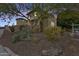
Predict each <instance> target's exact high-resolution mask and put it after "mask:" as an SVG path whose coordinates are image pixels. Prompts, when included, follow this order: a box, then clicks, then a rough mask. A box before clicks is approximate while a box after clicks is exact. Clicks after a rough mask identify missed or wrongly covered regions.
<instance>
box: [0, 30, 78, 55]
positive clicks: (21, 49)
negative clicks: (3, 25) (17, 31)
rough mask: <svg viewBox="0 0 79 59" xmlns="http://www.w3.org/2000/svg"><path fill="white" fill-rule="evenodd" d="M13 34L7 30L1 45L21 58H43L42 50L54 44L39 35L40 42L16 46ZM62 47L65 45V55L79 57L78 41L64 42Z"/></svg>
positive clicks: (30, 41)
mask: <svg viewBox="0 0 79 59" xmlns="http://www.w3.org/2000/svg"><path fill="white" fill-rule="evenodd" d="M12 35H13V33H11V32H9V31H7V30H5V31H4V34H3V36H2V38H0V44H1V45H3V46H6V47H8V48H10V49H11V50H12V51H13V52H14V53H16V54H18V55H20V56H41V55H42V50H46V49H48V48H50V47H51V46H54V44H53V43H51V42H49V41H48V40H47V39H45V38H43V35H40V34H38V35H37V37H38V38H39V40H36V41H33V40H29V41H20V42H17V43H16V44H13V43H12V42H11V37H12ZM65 39H67V38H65ZM61 45H64V50H63V52H64V55H69V56H70V55H79V42H78V41H75V40H74V41H73V40H72V41H69V40H68V41H67V40H66V41H62V42H61Z"/></svg>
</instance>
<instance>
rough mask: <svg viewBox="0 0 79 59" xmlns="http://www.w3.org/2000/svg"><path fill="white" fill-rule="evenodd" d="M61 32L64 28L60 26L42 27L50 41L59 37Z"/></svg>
mask: <svg viewBox="0 0 79 59" xmlns="http://www.w3.org/2000/svg"><path fill="white" fill-rule="evenodd" d="M63 32H64V30H62V29H61V28H60V27H47V28H45V29H44V34H45V35H46V37H47V38H48V40H50V41H54V40H57V39H59V38H60V37H61V36H62V34H63Z"/></svg>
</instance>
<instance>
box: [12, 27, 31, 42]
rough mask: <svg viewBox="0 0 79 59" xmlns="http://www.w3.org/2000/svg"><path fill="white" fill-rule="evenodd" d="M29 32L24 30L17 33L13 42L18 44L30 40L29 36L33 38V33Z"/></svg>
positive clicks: (13, 37)
mask: <svg viewBox="0 0 79 59" xmlns="http://www.w3.org/2000/svg"><path fill="white" fill-rule="evenodd" d="M28 30H29V29H27V28H24V29H22V30H20V31H17V32H15V33H14V35H13V36H12V42H13V43H16V42H18V41H22V40H28V36H29V37H31V32H30V31H28Z"/></svg>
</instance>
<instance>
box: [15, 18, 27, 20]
mask: <svg viewBox="0 0 79 59" xmlns="http://www.w3.org/2000/svg"><path fill="white" fill-rule="evenodd" d="M16 20H26V19H24V18H17V19H16Z"/></svg>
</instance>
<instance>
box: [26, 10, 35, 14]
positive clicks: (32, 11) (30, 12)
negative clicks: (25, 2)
mask: <svg viewBox="0 0 79 59" xmlns="http://www.w3.org/2000/svg"><path fill="white" fill-rule="evenodd" d="M34 12H35V11H34V10H31V11H29V12H28V13H27V14H26V15H30V14H32V13H34Z"/></svg>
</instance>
